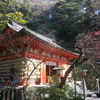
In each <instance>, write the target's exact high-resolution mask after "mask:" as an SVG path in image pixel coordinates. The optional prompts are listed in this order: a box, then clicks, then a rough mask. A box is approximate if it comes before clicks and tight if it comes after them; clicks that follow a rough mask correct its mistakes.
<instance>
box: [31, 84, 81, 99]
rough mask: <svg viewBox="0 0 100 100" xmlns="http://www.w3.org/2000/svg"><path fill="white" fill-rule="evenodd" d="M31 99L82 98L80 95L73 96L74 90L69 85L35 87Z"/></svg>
mask: <svg viewBox="0 0 100 100" xmlns="http://www.w3.org/2000/svg"><path fill="white" fill-rule="evenodd" d="M32 98H33V100H83V99H82V98H81V97H80V96H76V99H75V96H74V91H73V90H72V89H70V88H69V86H64V88H63V89H60V88H56V87H44V88H37V90H36V91H34V93H33V96H32Z"/></svg>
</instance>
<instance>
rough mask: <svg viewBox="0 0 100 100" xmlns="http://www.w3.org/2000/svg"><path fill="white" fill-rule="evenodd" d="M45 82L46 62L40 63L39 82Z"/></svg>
mask: <svg viewBox="0 0 100 100" xmlns="http://www.w3.org/2000/svg"><path fill="white" fill-rule="evenodd" d="M44 83H46V62H43V63H42V64H41V82H40V84H44Z"/></svg>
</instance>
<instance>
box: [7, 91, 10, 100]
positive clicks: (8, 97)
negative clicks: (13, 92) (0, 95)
mask: <svg viewBox="0 0 100 100" xmlns="http://www.w3.org/2000/svg"><path fill="white" fill-rule="evenodd" d="M6 100H10V89H8V90H7V99H6Z"/></svg>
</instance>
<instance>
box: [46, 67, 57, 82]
mask: <svg viewBox="0 0 100 100" xmlns="http://www.w3.org/2000/svg"><path fill="white" fill-rule="evenodd" d="M54 67H55V66H49V65H46V83H52V82H53V79H52V77H53V75H56V70H53V68H54Z"/></svg>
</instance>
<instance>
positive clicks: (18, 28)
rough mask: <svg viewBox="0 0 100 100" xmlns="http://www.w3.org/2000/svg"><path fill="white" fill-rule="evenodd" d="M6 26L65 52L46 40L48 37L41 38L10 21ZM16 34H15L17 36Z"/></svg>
mask: <svg viewBox="0 0 100 100" xmlns="http://www.w3.org/2000/svg"><path fill="white" fill-rule="evenodd" d="M7 25H8V27H10V28H11V29H13V30H14V31H16V32H17V33H21V32H22V31H24V32H25V33H26V34H28V35H30V36H32V37H34V38H36V39H37V40H39V41H42V42H44V43H46V44H48V45H51V46H53V47H56V48H59V49H62V50H64V51H66V50H65V49H64V48H62V47H61V46H59V45H58V44H57V43H55V42H54V41H53V40H52V39H50V38H48V37H45V36H43V35H41V34H39V33H36V32H34V31H32V30H30V29H28V28H26V27H22V26H21V25H19V24H17V23H15V22H14V21H12V22H11V23H8V24H7ZM17 33H16V34H17ZM67 52H69V53H73V54H75V55H78V54H76V53H74V52H70V51H67Z"/></svg>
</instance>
